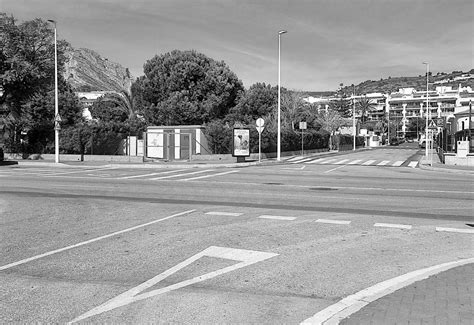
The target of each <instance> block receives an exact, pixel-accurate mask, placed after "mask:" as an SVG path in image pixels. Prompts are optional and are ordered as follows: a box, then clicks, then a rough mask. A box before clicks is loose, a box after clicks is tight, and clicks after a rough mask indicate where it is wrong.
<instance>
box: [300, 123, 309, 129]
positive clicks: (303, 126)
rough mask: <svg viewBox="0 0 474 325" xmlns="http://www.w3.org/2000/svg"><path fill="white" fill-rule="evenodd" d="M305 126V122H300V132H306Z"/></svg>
mask: <svg viewBox="0 0 474 325" xmlns="http://www.w3.org/2000/svg"><path fill="white" fill-rule="evenodd" d="M306 128H307V124H306V122H300V130H306Z"/></svg>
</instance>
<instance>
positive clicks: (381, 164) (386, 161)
mask: <svg viewBox="0 0 474 325" xmlns="http://www.w3.org/2000/svg"><path fill="white" fill-rule="evenodd" d="M389 162H390V160H384V161H382V162H380V163H378V164H377V166H385V165H386V164H388V163H389Z"/></svg>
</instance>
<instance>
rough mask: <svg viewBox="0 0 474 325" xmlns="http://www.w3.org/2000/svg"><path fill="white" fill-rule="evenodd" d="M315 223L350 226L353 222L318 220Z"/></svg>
mask: <svg viewBox="0 0 474 325" xmlns="http://www.w3.org/2000/svg"><path fill="white" fill-rule="evenodd" d="M315 222H319V223H331V224H335V225H348V224H350V223H351V222H350V221H349V220H332V219H318V220H316V221H315Z"/></svg>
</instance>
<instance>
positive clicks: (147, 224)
mask: <svg viewBox="0 0 474 325" xmlns="http://www.w3.org/2000/svg"><path fill="white" fill-rule="evenodd" d="M194 211H196V210H194V209H193V210H188V211H183V212H180V213H176V214H173V215H171V216H168V217H164V218H161V219H158V220H153V221H150V222H147V223H143V224H141V225H137V226H134V227H130V228H127V229H123V230H120V231H116V232H113V233H111V234H108V235H105V236H100V237H96V238H93V239H89V240H86V241H83V242H80V243H77V244H74V245H71V246H67V247H63V248H59V249H56V250H53V251H49V252H46V253H43V254H39V255H36V256H33V257H29V258H25V259H23V260H21V261H17V262H13V263H10V264H7V265H3V266H0V271H3V270H6V269H9V268H11V267H14V266H17V265H21V264H25V263H28V262H31V261H34V260H37V259H39V258H42V257H46V256H49V255H53V254H56V253H60V252H64V251H67V250H70V249H73V248H76V247H80V246H84V245H87V244H90V243H94V242H96V241H99V240H102V239H106V238H109V237H112V236H116V235H120V234H123V233H126V232H129V231H132V230H135V229H139V228H143V227H146V226H149V225H152V224H155V223H158V222H161V221H165V220H168V219H171V218H174V217H179V216H182V215H185V214H189V213H192V212H194Z"/></svg>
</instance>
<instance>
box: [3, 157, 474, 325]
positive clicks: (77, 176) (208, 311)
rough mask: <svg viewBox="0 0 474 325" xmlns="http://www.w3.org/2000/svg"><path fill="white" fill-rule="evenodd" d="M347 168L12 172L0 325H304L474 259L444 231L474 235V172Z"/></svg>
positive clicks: (464, 240)
mask: <svg viewBox="0 0 474 325" xmlns="http://www.w3.org/2000/svg"><path fill="white" fill-rule="evenodd" d="M361 155H363V159H366V158H367V159H373V160H376V159H381V160H382V161H384V159H388V160H389V158H387V157H393V159H394V160H396V161H399V160H403V161H404V162H409V161H411V160H412V159H414V157H416V155H417V152H416V150H404V149H402V148H397V149H390V150H389V151H382V150H380V151H374V152H368V153H365V154H364V153H354V154H349V155H346V156H345V157H344V158H347V159H348V161H349V160H350V161H353V159H356V160H360V159H362V158H361V157H362V156H361ZM341 159H342V158H341ZM337 163H338V162H337V161H336V162H333V163H331V164H318V163H311V164H309V163H306V164H305V163H303V162H302V163H297V162H295V163H287V164H282V165H273V166H255V167H247V168H206V167H205V166H204V167H203V168H199V169H176V168H175V169H173V168H169V169H160V170H143V169H133V168H126V167H125V166H124V168H110V167H87V168H86V167H82V168H79V167H72V168H67V169H57V168H54V167H34V166H33V167H22V166H8V167H2V169H0V222H1V227H0V237H1V242H0V248H1V252H2V253H1V257H0V286H1V288H2V291H1V293H0V301H2V303H1V304H0V322H2V323H9V322H21V323H32V322H47V323H50V322H54V323H66V322H70V321H74V322H76V321H77V322H81V321H84V322H92V323H104V322H109V323H116V322H119V323H171V322H175V323H268V324H270V323H271V324H275V323H286V324H288V323H290V324H297V323H300V322H302V321H303V320H305V319H306V318H308V317H311V316H312V315H314V314H315V313H316V312H318V311H319V310H321V309H323V308H326V307H327V306H329V305H331V304H333V303H334V302H336V301H338V300H339V299H341V298H343V297H345V296H347V295H350V294H352V293H354V292H356V291H359V290H362V289H364V288H366V287H369V286H371V285H373V284H375V283H378V282H380V281H383V280H386V279H389V278H393V277H395V276H399V275H401V274H404V273H407V272H410V271H413V270H417V269H420V268H424V267H428V266H432V265H436V264H439V263H444V262H449V261H453V260H456V259H459V258H469V257H473V256H474V253H473V238H474V235H473V234H471V233H462V232H451V231H442V230H446V229H448V230H449V229H455V230H456V229H458V230H470V229H472V228H471V227H469V226H468V225H467V224H472V223H474V220H473V217H472V211H473V198H474V189H473V185H472V184H474V182H473V181H474V179H473V176H472V175H464V174H447V173H437V172H433V171H426V170H420V169H418V168H411V167H407V164H408V163H405V165H401V166H400V167H388V166H385V165H382V166H377V165H375V166H364V165H347V164H337ZM437 229H438V231H437ZM455 230H454V231H455Z"/></svg>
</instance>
